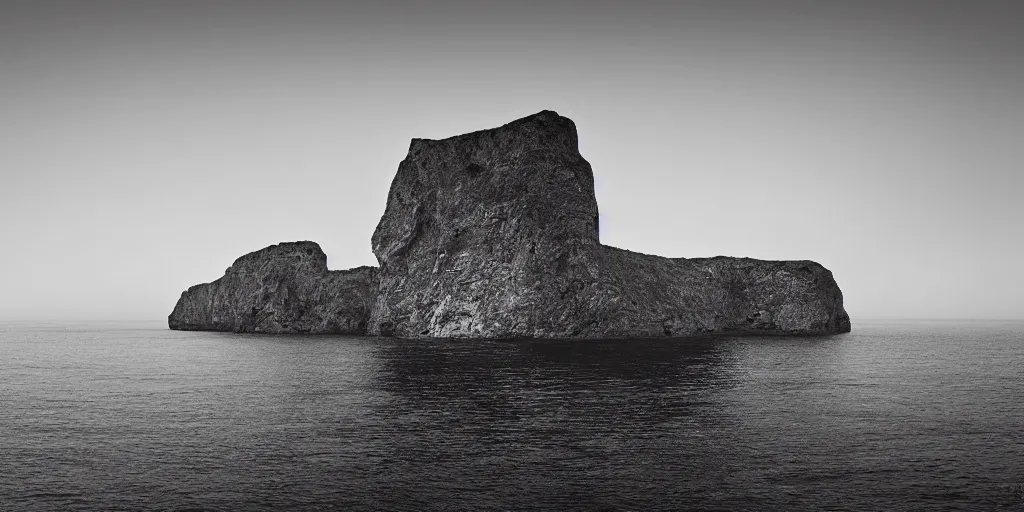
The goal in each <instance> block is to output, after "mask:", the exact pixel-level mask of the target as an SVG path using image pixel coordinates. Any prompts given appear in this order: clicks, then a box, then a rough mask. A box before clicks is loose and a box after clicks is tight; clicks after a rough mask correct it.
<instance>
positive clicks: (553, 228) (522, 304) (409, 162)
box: [370, 111, 600, 338]
mask: <svg viewBox="0 0 1024 512" xmlns="http://www.w3.org/2000/svg"><path fill="white" fill-rule="evenodd" d="M576 146H577V139H576V129H575V126H574V125H573V123H572V121H570V120H569V119H566V118H564V117H560V116H558V114H555V113H554V112H547V111H545V112H541V113H539V114H536V115H534V116H531V117H528V118H525V119H520V120H518V121H514V122H512V123H510V124H508V125H505V126H503V127H501V128H497V129H494V130H486V131H481V132H476V133H470V134H467V135H462V136H458V137H453V138H450V139H445V140H437V141H434V140H422V139H416V140H413V142H412V145H411V147H410V148H409V155H408V156H407V157H406V159H405V160H403V161H402V163H401V164H399V167H398V174H397V175H396V176H395V179H394V181H393V182H392V184H391V191H390V193H389V194H388V204H387V208H386V210H385V212H384V216H383V217H382V218H381V221H380V224H378V226H377V229H376V231H375V232H374V234H373V238H372V242H373V252H374V254H376V256H377V260H378V261H379V262H380V266H381V273H380V274H381V279H380V293H379V295H378V297H377V301H376V304H375V306H374V309H373V313H372V315H371V317H370V333H371V334H382V335H395V336H438V337H460V336H462V337H488V338H490V337H519V336H553V335H562V336H569V335H571V334H572V329H573V326H574V325H575V323H576V322H577V320H578V319H579V317H580V315H586V314H587V308H588V305H587V304H586V303H585V302H580V300H579V299H580V298H582V297H583V296H582V295H580V292H581V291H582V290H583V289H584V288H585V287H586V286H587V285H589V284H591V283H594V282H596V281H597V279H598V268H597V265H596V263H597V262H596V260H595V256H596V255H597V252H596V250H597V249H598V247H599V245H600V244H599V242H598V233H597V201H596V200H595V198H594V177H593V174H592V172H591V170H590V164H588V163H587V161H586V160H584V159H583V158H582V157H581V156H580V155H579V153H578V152H577V149H576Z"/></svg>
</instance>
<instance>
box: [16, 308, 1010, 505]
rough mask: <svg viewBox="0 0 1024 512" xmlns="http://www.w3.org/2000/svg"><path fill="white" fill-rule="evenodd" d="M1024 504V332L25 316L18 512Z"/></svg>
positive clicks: (930, 326) (972, 324) (867, 325)
mask: <svg viewBox="0 0 1024 512" xmlns="http://www.w3.org/2000/svg"><path fill="white" fill-rule="evenodd" d="M140 509H150V510H407V511H430V510H446V511H454V510H599V511H626V510H636V511H641V510H642V511H647V510H723V511H738V510H787V511H789V510H858V511H860V510H1024V322H996V321H987V322H979V321H866V320H864V321H862V320H858V319H854V325H853V332H852V333H849V334H845V335H838V336H830V337H793V338H788V337H770V338H719V339H705V340H618V341H600V340H595V341H501V342H497V341H495V342H491V341H465V340H429V341H412V340H399V339H389V338H368V337H347V336H271V335H243V334H229V333H203V332H178V331H170V330H167V329H166V328H163V327H162V326H161V325H158V324H154V325H133V324H111V325H100V324H88V325H80V326H75V325H70V324H66V325H65V324H36V325H33V324H26V323H8V324H2V325H0V510H18V511H22V510H25V511H28V510H140Z"/></svg>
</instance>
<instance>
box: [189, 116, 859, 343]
mask: <svg viewBox="0 0 1024 512" xmlns="http://www.w3.org/2000/svg"><path fill="white" fill-rule="evenodd" d="M597 218H598V216H597V201H596V199H595V196H594V183H593V174H592V171H591V168H590V164H589V163H587V161H586V160H584V159H583V157H582V156H580V154H579V151H578V149H577V135H576V127H575V125H574V124H573V122H572V121H571V120H569V119H567V118H564V117H561V116H559V115H558V114H556V113H555V112H550V111H543V112H540V113H538V114H534V115H532V116H529V117H526V118H523V119H519V120H517V121H513V122H512V123H509V124H507V125H505V126H502V127H499V128H495V129H492V130H484V131H480V132H474V133H470V134H466V135H460V136H457V137H452V138H449V139H444V140H425V139H414V140H413V141H412V144H411V146H410V148H409V153H408V155H407V156H406V158H405V160H403V161H402V162H401V164H399V168H398V173H397V175H396V176H395V178H394V181H393V182H392V184H391V190H390V192H389V194H388V203H387V207H386V209H385V212H384V215H383V217H382V218H381V220H380V223H379V224H378V225H377V229H376V231H375V232H374V234H373V237H372V248H373V252H374V254H375V255H376V256H377V260H378V261H379V262H380V268H379V269H371V268H369V267H361V268H359V269H354V270H351V271H343V272H330V271H328V270H327V267H326V256H324V255H323V252H321V251H320V248H319V247H318V246H316V244H313V243H311V242H300V243H295V244H281V245H278V246H272V247H268V248H267V249H263V250H261V251H257V252H255V253H252V254H249V255H247V256H243V257H242V258H239V260H238V261H236V262H235V264H234V265H232V267H231V268H229V269H228V271H227V273H226V274H225V276H224V277H222V278H221V279H218V280H217V281H214V282H213V283H210V284H207V285H199V286H195V287H192V288H190V289H189V290H188V291H186V292H185V293H184V294H182V298H181V300H179V302H178V305H177V306H176V307H175V309H174V313H172V314H171V317H170V319H169V323H170V326H171V328H172V329H206V330H233V331H245V332H250V331H251V332H338V333H357V334H361V333H364V332H365V333H367V334H372V335H384V336H400V337H467V338H518V337H535V338H602V337H665V336H671V337H685V336H699V335H707V334H830V333H840V332H849V330H850V320H849V316H848V315H847V314H846V312H845V311H844V309H843V297H842V292H841V291H840V290H839V287H838V285H836V282H835V280H834V279H833V278H832V274H831V272H829V271H828V270H827V269H825V268H824V267H822V266H821V265H819V264H817V263H814V262H810V261H761V260H753V259H749V258H726V257H716V258H699V259H685V258H676V259H671V258H662V257H658V256H651V255H646V254H638V253H634V252H630V251H625V250H622V249H616V248H612V247H607V246H603V245H601V243H600V241H599V237H598V224H597Z"/></svg>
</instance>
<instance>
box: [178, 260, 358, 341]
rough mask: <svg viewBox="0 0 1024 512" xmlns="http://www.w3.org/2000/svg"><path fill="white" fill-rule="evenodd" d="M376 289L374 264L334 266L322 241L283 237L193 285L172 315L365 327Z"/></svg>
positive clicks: (199, 321)
mask: <svg viewBox="0 0 1024 512" xmlns="http://www.w3.org/2000/svg"><path fill="white" fill-rule="evenodd" d="M375 294H376V269H375V268H373V267H359V268H355V269H352V270H342V271H329V270H327V255H326V254H324V252H323V251H322V250H321V249H320V246H319V245H317V244H315V243H313V242H293V243H283V244H278V245H272V246H270V247H267V248H265V249H261V250H259V251H256V252H252V253H249V254H246V255H245V256H242V257H241V258H238V259H237V260H235V262H234V264H232V265H231V267H229V268H228V269H227V270H226V271H225V272H224V276H223V277H221V278H220V279H217V280H216V281H214V282H212V283H207V284H200V285H196V286H193V287H191V288H189V289H188V290H186V291H185V292H184V293H182V294H181V298H180V299H178V304H177V305H176V306H175V307H174V311H173V312H171V315H170V316H169V317H168V319H167V320H168V325H169V326H170V328H171V329H180V330H201V331H233V332H263V333H316V334H365V333H366V326H367V323H366V322H367V319H368V317H369V309H370V305H371V304H372V303H373V297H374V296H375Z"/></svg>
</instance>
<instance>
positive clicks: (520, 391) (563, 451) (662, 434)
mask: <svg viewBox="0 0 1024 512" xmlns="http://www.w3.org/2000/svg"><path fill="white" fill-rule="evenodd" d="M719 346H720V344H716V342H714V341H711V340H708V341H699V340H698V341H688V342H681V343H672V342H668V343H666V342H665V341H651V342H644V341H631V342H623V341H594V342H585V343H580V342H579V341H574V342H568V341H566V342H558V341H538V342H525V341H524V342H487V343H481V342H471V343H470V342H454V341H428V342H407V341H406V342H402V341H396V342H393V343H385V344H381V345H379V346H378V347H377V354H376V355H377V356H378V360H379V361H381V363H382V366H381V368H380V372H379V373H378V379H379V381H378V383H377V385H378V386H379V389H381V390H384V391H387V392H388V393H390V394H391V396H392V400H390V401H389V402H388V403H387V405H386V406H384V407H382V408H383V409H386V410H381V411H378V414H380V415H381V416H385V417H387V419H386V420H385V421H384V422H383V424H384V425H386V428H388V429H389V432H387V433H386V435H387V436H388V438H389V439H390V442H389V443H388V446H389V447H390V451H389V453H388V455H387V456H386V457H387V458H388V459H390V460H389V461H388V465H389V466H391V467H395V465H396V464H397V465H398V466H399V467H406V468H408V471H406V472H403V473H402V474H392V475H390V476H388V478H389V479H390V478H398V479H409V481H408V482H406V483H407V484H408V486H411V487H404V488H405V489H406V490H405V491H403V490H401V489H402V488H403V486H395V485H394V483H395V482H393V481H390V480H387V481H386V482H382V484H385V485H387V487H388V491H389V492H391V491H393V490H394V489H395V488H398V489H399V490H398V491H397V492H399V493H403V492H404V493H405V495H404V496H403V498H402V499H404V500H416V499H423V498H424V494H425V493H426V495H428V496H429V495H431V493H435V494H436V495H435V496H434V498H436V499H438V500H444V501H445V502H449V501H450V500H452V499H456V500H464V501H463V503H464V504H465V505H467V506H469V505H470V504H475V505H478V506H483V508H486V504H487V503H488V500H493V504H495V505H497V504H498V503H509V502H515V500H516V499H517V497H518V498H520V499H522V500H524V502H526V503H550V504H552V505H560V506H562V507H570V508H576V507H582V508H586V509H600V508H602V507H612V508H618V507H643V506H645V505H647V506H650V505H655V504H662V505H663V504H664V503H665V496H659V497H657V498H656V497H655V496H654V495H652V494H651V490H652V489H656V488H659V487H660V488H661V489H673V490H674V491H673V492H676V490H678V491H682V490H687V491H688V492H687V494H688V497H687V502H688V503H694V501H693V498H694V496H698V497H699V496H700V495H701V494H702V493H706V492H710V491H711V489H710V487H709V486H713V485H717V484H718V483H721V479H719V478H715V477H714V475H715V474H718V473H721V472H723V471H727V469H726V468H724V467H723V466H721V465H720V464H718V462H717V458H716V457H715V456H714V453H715V451H716V446H717V444H718V443H719V440H718V438H716V437H714V436H705V433H706V432H708V431H714V430H718V429H719V427H720V426H721V425H718V424H716V422H721V421H722V420H723V418H728V417H729V415H728V414H723V413H722V412H721V411H715V412H710V411H708V409H715V408H719V407H720V406H719V405H718V404H716V403H715V400H714V396H715V394H716V392H717V391H718V390H721V389H723V388H728V387H730V386H731V385H732V380H731V377H730V374H731V371H730V364H731V362H730V360H729V357H730V356H729V352H728V351H724V350H721V349H720V348H718V347H719ZM694 475H702V478H700V479H693V480H692V481H693V484H692V485H683V484H681V482H683V481H685V480H691V479H690V477H692V476H694ZM709 476H710V477H711V478H710V479H708V478H707V477H709ZM724 476H725V475H724V474H723V477H724ZM382 477H383V475H382ZM415 478H423V479H425V481H423V482H421V483H420V484H418V485H417V484H415V483H414V482H413V481H412V479H415ZM611 489H615V494H614V495H610V494H608V492H610V490H611ZM698 501H699V500H698ZM406 502H408V501H406ZM382 504H384V503H382Z"/></svg>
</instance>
